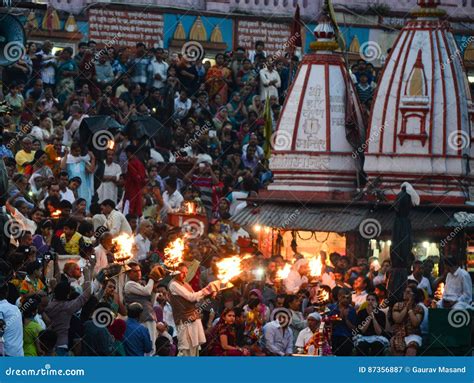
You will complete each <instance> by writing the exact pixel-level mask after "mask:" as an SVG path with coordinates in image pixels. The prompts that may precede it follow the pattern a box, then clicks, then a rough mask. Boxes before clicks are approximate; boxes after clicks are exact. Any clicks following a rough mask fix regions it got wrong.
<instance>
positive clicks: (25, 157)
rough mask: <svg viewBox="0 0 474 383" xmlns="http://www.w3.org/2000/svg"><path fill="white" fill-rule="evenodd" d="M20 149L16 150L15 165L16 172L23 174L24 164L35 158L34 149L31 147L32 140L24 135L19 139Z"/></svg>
mask: <svg viewBox="0 0 474 383" xmlns="http://www.w3.org/2000/svg"><path fill="white" fill-rule="evenodd" d="M21 147H22V149H21V150H19V151H18V153H17V154H16V156H15V161H16V167H17V169H18V173H21V174H23V173H24V172H25V166H26V165H27V164H29V163H30V162H32V161H33V160H34V158H35V151H34V150H32V148H33V140H32V139H31V138H30V137H25V138H23V140H21Z"/></svg>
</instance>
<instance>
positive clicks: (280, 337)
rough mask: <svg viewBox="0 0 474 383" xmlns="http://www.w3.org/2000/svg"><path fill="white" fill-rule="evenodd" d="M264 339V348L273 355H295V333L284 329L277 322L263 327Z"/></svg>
mask: <svg viewBox="0 0 474 383" xmlns="http://www.w3.org/2000/svg"><path fill="white" fill-rule="evenodd" d="M283 330H284V331H283ZM262 339H263V347H264V348H265V349H267V350H268V351H270V352H271V353H273V354H277V355H282V356H283V355H285V354H292V353H293V332H292V331H291V329H290V328H289V327H287V328H286V329H283V328H282V327H281V326H280V323H279V322H278V321H277V320H275V321H273V322H268V323H267V324H266V325H265V326H263V338H262Z"/></svg>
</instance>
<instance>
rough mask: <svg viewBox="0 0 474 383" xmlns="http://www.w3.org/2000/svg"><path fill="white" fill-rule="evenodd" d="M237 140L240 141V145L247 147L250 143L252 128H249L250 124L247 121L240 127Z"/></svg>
mask: <svg viewBox="0 0 474 383" xmlns="http://www.w3.org/2000/svg"><path fill="white" fill-rule="evenodd" d="M237 138H238V139H239V141H240V144H241V145H242V146H244V145H247V144H248V143H249V140H250V126H249V124H248V122H246V121H245V122H242V124H241V125H240V130H239V132H238V133H237Z"/></svg>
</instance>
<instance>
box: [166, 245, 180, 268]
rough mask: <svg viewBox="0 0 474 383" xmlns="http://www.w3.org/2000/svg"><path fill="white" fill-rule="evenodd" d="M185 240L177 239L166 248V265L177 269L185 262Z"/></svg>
mask: <svg viewBox="0 0 474 383" xmlns="http://www.w3.org/2000/svg"><path fill="white" fill-rule="evenodd" d="M183 251H184V240H183V238H176V239H175V240H174V241H173V242H171V243H170V244H169V245H168V246H167V247H166V248H165V265H166V266H167V267H170V268H173V269H175V268H176V267H178V265H179V264H180V263H181V262H183Z"/></svg>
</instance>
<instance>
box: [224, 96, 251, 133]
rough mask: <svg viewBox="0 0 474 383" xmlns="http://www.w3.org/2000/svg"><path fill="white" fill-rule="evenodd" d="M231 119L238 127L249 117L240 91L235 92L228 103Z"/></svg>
mask: <svg viewBox="0 0 474 383" xmlns="http://www.w3.org/2000/svg"><path fill="white" fill-rule="evenodd" d="M227 110H228V112H229V119H230V120H231V121H232V124H233V125H234V127H238V126H239V125H240V124H241V123H242V122H243V121H244V120H245V119H246V118H247V108H246V107H245V105H244V103H243V102H242V99H241V98H240V93H239V92H233V93H232V96H231V99H230V101H229V103H228V104H227Z"/></svg>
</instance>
